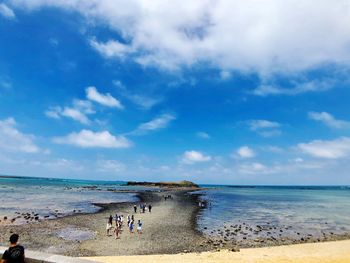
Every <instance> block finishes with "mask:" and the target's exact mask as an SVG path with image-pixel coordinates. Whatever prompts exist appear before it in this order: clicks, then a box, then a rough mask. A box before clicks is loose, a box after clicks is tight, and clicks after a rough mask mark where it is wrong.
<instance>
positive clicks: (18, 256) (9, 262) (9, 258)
mask: <svg viewBox="0 0 350 263" xmlns="http://www.w3.org/2000/svg"><path fill="white" fill-rule="evenodd" d="M18 238H19V236H18V235H17V234H12V235H11V236H10V243H11V244H10V247H9V248H8V249H7V250H6V251H5V252H4V254H3V255H2V259H1V263H24V247H23V246H21V245H18V244H17V243H18Z"/></svg>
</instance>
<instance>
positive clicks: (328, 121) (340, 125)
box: [308, 111, 350, 129]
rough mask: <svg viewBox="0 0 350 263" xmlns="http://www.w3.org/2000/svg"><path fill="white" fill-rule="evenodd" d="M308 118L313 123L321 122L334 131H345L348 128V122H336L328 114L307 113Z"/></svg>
mask: <svg viewBox="0 0 350 263" xmlns="http://www.w3.org/2000/svg"><path fill="white" fill-rule="evenodd" d="M308 115H309V118H310V119H312V120H315V121H319V122H322V123H323V124H325V125H327V126H328V127H330V128H334V129H346V128H350V121H344V120H337V119H336V118H334V116H333V115H331V114H329V113H328V112H314V111H311V112H309V114H308Z"/></svg>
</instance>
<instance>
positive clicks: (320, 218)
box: [196, 186, 350, 239]
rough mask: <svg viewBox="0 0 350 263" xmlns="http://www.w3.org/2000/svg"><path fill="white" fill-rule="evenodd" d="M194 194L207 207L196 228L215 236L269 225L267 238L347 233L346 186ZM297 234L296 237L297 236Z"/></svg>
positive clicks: (216, 189)
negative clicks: (222, 231) (241, 227)
mask: <svg viewBox="0 0 350 263" xmlns="http://www.w3.org/2000/svg"><path fill="white" fill-rule="evenodd" d="M206 187H208V189H207V190H201V191H197V192H196V193H200V194H202V196H201V198H202V199H203V200H206V201H207V202H208V206H207V207H206V208H204V209H201V211H200V214H199V215H198V219H197V220H198V228H199V230H200V231H203V232H204V233H206V234H208V235H214V236H215V235H217V234H218V232H217V230H218V229H220V228H222V227H229V226H232V225H239V224H243V223H244V224H245V225H246V226H247V228H251V227H252V228H255V227H256V226H257V225H259V226H265V227H266V226H269V227H268V229H270V230H269V231H270V232H271V235H274V234H275V236H278V238H279V239H281V238H283V237H288V238H296V239H297V238H298V236H300V235H303V236H308V235H309V236H313V237H322V236H325V235H342V234H347V233H349V231H350V188H349V187H346V186H206ZM298 233H299V234H298Z"/></svg>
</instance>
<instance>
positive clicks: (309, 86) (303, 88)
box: [253, 80, 334, 97]
mask: <svg viewBox="0 0 350 263" xmlns="http://www.w3.org/2000/svg"><path fill="white" fill-rule="evenodd" d="M333 86H334V81H331V80H323V81H309V82H302V83H297V84H294V85H293V87H291V88H283V87H279V86H276V85H271V84H268V85H266V84H265V85H261V86H259V87H258V88H256V89H254V90H253V94H254V95H257V96H262V97H265V96H268V95H290V96H292V95H298V94H302V93H306V92H311V91H325V90H328V89H331V88H332V87H333Z"/></svg>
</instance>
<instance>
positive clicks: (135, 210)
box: [134, 205, 137, 213]
mask: <svg viewBox="0 0 350 263" xmlns="http://www.w3.org/2000/svg"><path fill="white" fill-rule="evenodd" d="M136 212H137V206H136V205H134V213H136Z"/></svg>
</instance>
